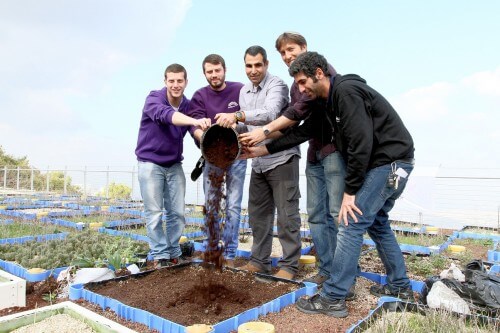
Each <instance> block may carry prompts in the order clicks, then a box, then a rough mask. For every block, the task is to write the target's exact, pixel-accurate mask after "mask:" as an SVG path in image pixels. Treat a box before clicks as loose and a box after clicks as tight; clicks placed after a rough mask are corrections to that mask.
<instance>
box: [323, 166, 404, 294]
mask: <svg viewBox="0 0 500 333" xmlns="http://www.w3.org/2000/svg"><path fill="white" fill-rule="evenodd" d="M396 168H403V169H404V170H405V171H406V172H407V173H408V175H409V174H410V173H411V171H412V170H413V165H412V164H409V163H402V162H396ZM390 172H391V165H390V164H386V165H382V166H380V167H377V168H374V169H371V170H370V171H368V173H367V174H366V177H365V181H364V183H363V186H362V187H361V189H360V190H359V191H358V193H356V199H355V204H356V206H357V207H358V208H359V209H360V210H361V211H362V212H363V215H358V214H356V217H357V218H358V222H357V223H354V221H353V220H352V219H351V218H349V225H348V226H345V225H344V223H343V222H341V223H340V228H339V233H338V236H337V250H336V251H335V257H334V258H333V267H335V270H334V271H333V272H332V274H331V275H330V279H328V280H327V281H325V283H323V289H322V290H321V292H320V294H321V296H323V297H326V298H327V299H330V300H333V299H344V298H345V297H346V295H347V291H348V290H349V288H350V287H351V285H352V284H353V282H354V279H355V277H356V273H357V264H358V260H359V256H360V253H361V245H362V244H363V234H364V233H365V231H367V232H368V235H369V236H370V237H371V238H372V239H373V241H374V242H375V245H376V247H377V251H378V254H379V256H380V259H381V260H382V263H383V264H384V267H385V270H386V273H387V285H388V287H389V289H390V290H391V291H392V292H395V293H397V292H398V291H400V290H402V289H405V288H409V287H410V280H409V279H408V277H407V275H406V267H405V262H404V258H403V254H402V253H401V249H400V248H399V245H398V243H397V241H396V237H395V236H394V233H393V231H392V230H391V226H390V224H389V215H388V214H389V211H390V210H391V209H392V207H394V203H395V201H396V199H397V198H399V196H400V195H401V193H402V192H403V190H404V188H405V186H406V183H407V181H408V177H407V178H404V179H403V178H401V179H400V181H399V186H398V188H397V189H394V188H393V187H389V186H388V185H387V179H388V176H389V174H390Z"/></svg>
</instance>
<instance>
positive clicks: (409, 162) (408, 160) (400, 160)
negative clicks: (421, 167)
mask: <svg viewBox="0 0 500 333" xmlns="http://www.w3.org/2000/svg"><path fill="white" fill-rule="evenodd" d="M394 162H400V163H408V164H411V165H414V164H415V159H414V158H401V159H399V160H395V161H394Z"/></svg>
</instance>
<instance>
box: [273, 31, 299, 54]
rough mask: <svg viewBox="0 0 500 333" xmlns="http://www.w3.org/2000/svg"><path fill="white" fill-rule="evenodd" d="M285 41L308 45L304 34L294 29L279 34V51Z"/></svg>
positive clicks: (277, 47)
mask: <svg viewBox="0 0 500 333" xmlns="http://www.w3.org/2000/svg"><path fill="white" fill-rule="evenodd" d="M285 43H295V44H297V45H299V46H300V47H304V46H307V41H306V39H305V38H304V36H302V35H301V34H299V33H298V32H293V31H287V32H284V33H282V34H281V35H279V36H278V38H277V39H276V44H275V46H276V50H278V52H279V50H280V48H281V46H282V45H283V44H285Z"/></svg>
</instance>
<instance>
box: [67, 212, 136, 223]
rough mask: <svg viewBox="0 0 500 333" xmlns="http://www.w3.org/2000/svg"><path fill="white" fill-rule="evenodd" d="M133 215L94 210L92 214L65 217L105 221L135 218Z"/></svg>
mask: <svg viewBox="0 0 500 333" xmlns="http://www.w3.org/2000/svg"><path fill="white" fill-rule="evenodd" d="M133 218H134V217H133V216H129V215H125V214H113V213H106V212H93V213H91V214H84V215H74V216H70V217H66V218H65V219H66V220H68V221H71V222H76V223H78V222H82V223H105V222H110V221H116V220H119V221H124V220H127V219H133Z"/></svg>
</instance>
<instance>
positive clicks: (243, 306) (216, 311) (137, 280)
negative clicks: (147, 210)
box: [86, 266, 300, 326]
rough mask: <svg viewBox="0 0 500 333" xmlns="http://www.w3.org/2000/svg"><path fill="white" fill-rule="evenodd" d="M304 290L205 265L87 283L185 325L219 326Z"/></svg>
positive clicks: (166, 269) (295, 286)
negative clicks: (230, 319) (217, 324)
mask: <svg viewBox="0 0 500 333" xmlns="http://www.w3.org/2000/svg"><path fill="white" fill-rule="evenodd" d="M299 288H300V286H299V285H298V284H295V283H288V282H281V281H271V282H269V283H265V282H258V281H256V280H255V278H254V276H253V274H249V273H247V272H243V271H233V270H222V271H219V270H215V269H211V268H203V267H201V266H186V267H176V268H163V269H158V270H155V271H152V272H150V273H146V275H144V276H140V277H129V278H125V279H123V280H111V281H105V282H99V283H91V284H88V285H86V289H89V290H91V291H93V292H95V293H97V294H99V295H103V296H107V297H110V298H112V299H116V300H119V301H120V302H122V303H124V304H127V305H129V306H131V307H134V308H138V309H143V310H146V311H148V312H151V313H153V314H156V315H158V316H160V317H163V318H166V319H168V320H170V321H172V322H175V323H178V324H181V325H184V326H189V325H193V324H200V323H203V324H216V323H218V322H221V321H223V320H225V319H228V318H231V317H234V316H235V315H237V314H239V313H242V312H244V311H246V310H248V309H251V308H254V307H256V306H260V305H262V304H264V303H266V302H268V301H271V300H273V299H276V298H278V297H279V296H282V295H284V294H287V293H289V292H292V291H295V290H298V289H299ZM160 291H169V292H160Z"/></svg>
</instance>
